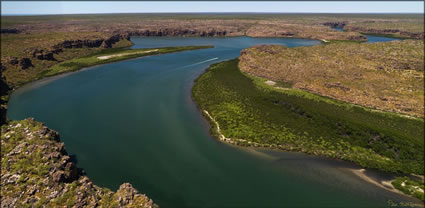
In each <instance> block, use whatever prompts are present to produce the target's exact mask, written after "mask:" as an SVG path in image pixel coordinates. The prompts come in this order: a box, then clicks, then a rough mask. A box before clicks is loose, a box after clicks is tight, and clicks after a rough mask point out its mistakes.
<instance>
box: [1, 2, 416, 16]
mask: <svg viewBox="0 0 425 208" xmlns="http://www.w3.org/2000/svg"><path fill="white" fill-rule="evenodd" d="M156 12H282V13H294V12H305V13H424V2H423V1H416V2H406V1H404V2H394V1H391V2H383V1H379V2H364V1H362V2H335V1H333V2H325V1H323V2H275V1H274V2H252V1H248V2H243V1H237V2H220V1H216V2H207V1H203V2H175V1H173V2H165V1H162V2H148V1H144V2H134V1H130V2H110V1H108V2H101V1H95V2H78V1H68V2H60V1H57V2H55V1H47V2H37V1H29V2H13V1H2V2H1V13H2V15H19V14H81V13H156Z"/></svg>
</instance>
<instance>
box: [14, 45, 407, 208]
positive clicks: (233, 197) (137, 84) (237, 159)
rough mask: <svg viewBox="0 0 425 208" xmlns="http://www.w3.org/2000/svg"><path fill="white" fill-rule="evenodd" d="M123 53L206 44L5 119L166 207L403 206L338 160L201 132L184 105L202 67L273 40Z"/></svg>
mask: <svg viewBox="0 0 425 208" xmlns="http://www.w3.org/2000/svg"><path fill="white" fill-rule="evenodd" d="M132 41H133V42H134V43H135V45H134V46H133V48H152V47H165V46H181V45H209V44H212V45H214V46H215V48H211V49H203V50H196V51H185V52H179V53H172V54H164V55H158V56H149V57H142V58H137V59H132V60H126V61H121V62H115V63H111V64H106V65H101V66H96V67H90V68H88V69H86V70H82V71H79V72H76V73H70V74H67V75H64V76H58V77H54V78H49V79H45V80H41V81H39V82H34V83H32V84H29V85H26V86H24V87H22V88H20V89H18V90H17V91H15V92H14V93H13V94H12V96H11V99H10V101H9V110H8V116H9V118H11V119H16V120H19V119H24V118H27V117H34V118H35V119H36V120H38V121H42V122H45V124H46V125H47V126H49V127H50V128H53V129H55V130H57V131H58V132H59V133H60V134H61V140H62V141H63V142H65V144H66V148H67V151H68V153H70V154H73V155H76V158H77V160H78V166H79V167H82V168H84V169H85V170H86V172H87V174H88V176H89V178H91V179H92V180H93V181H94V183H95V184H97V185H100V186H104V187H109V188H111V189H112V190H115V189H117V188H118V187H119V185H120V184H122V183H124V182H130V183H132V184H133V185H134V187H136V188H137V189H138V190H139V191H141V192H142V193H145V194H147V195H148V196H149V197H151V198H152V199H153V200H154V201H155V202H156V203H157V204H159V205H160V206H161V207H163V208H167V207H253V208H254V207H291V208H292V207H338V208H340V207H353V208H361V207H371V208H372V207H373V208H376V207H388V204H387V200H393V201H405V200H408V199H406V198H404V197H401V196H399V195H397V194H393V193H391V192H388V191H385V190H383V189H381V188H378V187H376V186H374V185H372V184H370V183H368V182H365V181H363V180H362V179H360V178H358V177H357V176H355V175H353V174H352V173H350V172H349V171H348V170H347V167H350V166H351V165H350V164H349V163H345V162H342V161H336V160H330V159H325V158H321V157H313V156H309V155H305V154H301V153H286V152H275V151H263V150H255V149H249V148H239V147H235V146H229V145H227V144H223V143H221V142H218V141H216V140H215V139H214V138H211V136H210V135H209V133H208V128H209V127H208V124H207V123H206V121H205V120H204V119H203V118H202V116H201V114H200V112H199V110H198V109H197V108H196V104H195V103H194V102H193V101H192V99H191V93H190V89H191V86H192V85H193V80H194V79H195V78H196V77H198V76H199V75H200V74H201V73H202V72H203V71H204V70H205V69H206V68H207V67H208V66H209V65H210V64H212V63H216V62H220V61H223V60H227V59H232V58H235V57H237V56H239V54H240V51H241V50H242V49H244V48H248V47H250V46H253V45H257V44H281V45H286V46H288V47H297V46H311V45H316V44H319V41H314V40H305V39H282V38H249V37H234V38H167V37H151V38H132Z"/></svg>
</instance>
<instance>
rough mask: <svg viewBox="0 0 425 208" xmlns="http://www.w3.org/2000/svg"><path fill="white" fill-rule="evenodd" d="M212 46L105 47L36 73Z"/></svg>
mask: <svg viewBox="0 0 425 208" xmlns="http://www.w3.org/2000/svg"><path fill="white" fill-rule="evenodd" d="M212 47H214V46H181V47H166V48H149V49H106V50H103V51H101V52H98V53H95V54H91V55H89V56H86V57H82V58H76V59H71V60H69V61H64V62H62V63H59V64H57V65H54V66H52V67H50V68H48V69H46V70H44V71H42V72H41V73H40V74H39V75H38V78H42V77H49V76H54V75H57V74H61V73H65V72H71V71H76V70H79V69H82V68H84V67H89V66H94V65H99V64H106V63H110V62H115V61H121V60H126V59H132V58H136V57H142V56H150V55H158V54H164V53H173V52H179V51H186V50H198V49H205V48H212ZM99 57H100V58H102V57H103V58H104V59H100V58H99Z"/></svg>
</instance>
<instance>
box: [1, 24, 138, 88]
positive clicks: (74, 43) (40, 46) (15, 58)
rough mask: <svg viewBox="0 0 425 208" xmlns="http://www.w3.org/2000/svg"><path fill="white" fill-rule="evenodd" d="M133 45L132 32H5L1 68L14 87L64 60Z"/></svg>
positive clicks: (7, 81)
mask: <svg viewBox="0 0 425 208" xmlns="http://www.w3.org/2000/svg"><path fill="white" fill-rule="evenodd" d="M53 31H55V30H54V29H53ZM131 45H132V43H131V42H130V41H129V36H126V35H120V34H107V33H99V32H81V33H78V32H71V33H66V32H51V31H49V32H43V33H37V34H2V35H1V68H2V70H1V71H2V74H3V75H4V78H5V81H6V83H7V84H8V85H9V86H10V87H11V88H13V87H15V86H17V85H20V84H22V83H25V82H29V81H32V80H34V79H35V78H36V77H37V75H38V74H39V73H41V72H42V71H43V70H45V69H47V68H49V67H51V66H53V65H55V64H58V63H61V62H63V61H66V60H70V59H73V58H78V57H83V56H87V55H89V54H92V53H95V52H99V51H102V50H104V49H105V48H120V47H127V46H131Z"/></svg>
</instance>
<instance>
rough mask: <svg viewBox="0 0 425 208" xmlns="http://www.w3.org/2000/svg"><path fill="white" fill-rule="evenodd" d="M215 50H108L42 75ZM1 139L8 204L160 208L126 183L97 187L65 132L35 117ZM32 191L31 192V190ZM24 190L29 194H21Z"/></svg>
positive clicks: (13, 125) (12, 126) (11, 126)
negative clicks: (64, 140)
mask: <svg viewBox="0 0 425 208" xmlns="http://www.w3.org/2000/svg"><path fill="white" fill-rule="evenodd" d="M211 47H213V46H184V47H166V48H157V49H105V50H104V51H102V52H99V53H95V54H92V55H90V56H86V57H82V58H76V59H71V60H69V61H64V62H62V63H60V64H57V65H55V66H53V67H51V68H49V69H47V70H46V71H45V72H46V73H42V74H40V75H39V76H38V79H42V78H46V77H52V76H56V75H59V74H64V73H68V72H72V71H77V70H80V69H82V68H85V67H89V66H94V65H99V64H105V63H111V62H116V61H121V60H126V59H131V58H137V57H143V56H150V55H159V54H165V53H173V52H179V51H185V50H197V49H204V48H211ZM105 57H107V58H105ZM16 88H17V87H15V89H16ZM15 89H13V90H15ZM10 92H12V91H10ZM2 113H3V112H2ZM1 141H2V148H1V150H2V152H1V155H2V158H3V157H5V156H6V157H7V158H8V160H5V159H4V158H3V159H2V166H1V167H2V189H1V195H2V196H3V197H2V201H1V202H2V204H5V206H6V205H7V206H8V207H15V206H21V205H22V206H23V204H34V205H50V206H74V205H75V206H78V207H80V206H94V205H100V206H107V207H110V206H137V207H157V205H156V204H154V203H153V202H152V200H150V199H149V198H148V197H147V196H145V195H142V194H139V192H138V191H137V190H135V189H134V188H133V187H132V185H130V184H128V183H125V184H122V185H121V186H120V188H119V189H118V190H117V191H116V192H112V191H110V190H109V189H106V188H102V187H99V186H96V185H94V184H93V183H92V182H91V181H90V179H88V178H87V177H86V176H85V175H84V173H83V172H82V170H81V169H79V168H77V167H76V164H75V161H73V160H72V159H71V157H70V156H69V155H68V154H67V153H66V151H65V147H64V144H63V143H61V142H60V141H59V134H58V133H57V132H55V131H53V130H50V129H48V128H47V127H46V126H44V125H43V124H41V123H39V122H36V121H34V120H32V119H26V120H23V121H8V122H7V123H6V124H5V125H2V135H1ZM24 150H25V151H24ZM52 155H54V156H52ZM32 170H34V171H32ZM28 187H30V189H29V190H30V191H25V189H27V188H28ZM21 192H22V193H23V194H18V193H21Z"/></svg>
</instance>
